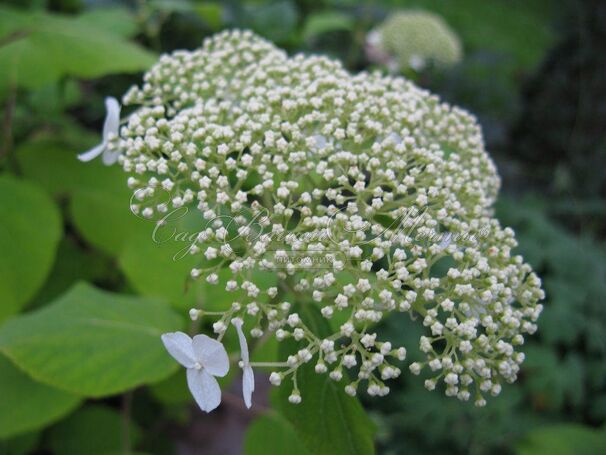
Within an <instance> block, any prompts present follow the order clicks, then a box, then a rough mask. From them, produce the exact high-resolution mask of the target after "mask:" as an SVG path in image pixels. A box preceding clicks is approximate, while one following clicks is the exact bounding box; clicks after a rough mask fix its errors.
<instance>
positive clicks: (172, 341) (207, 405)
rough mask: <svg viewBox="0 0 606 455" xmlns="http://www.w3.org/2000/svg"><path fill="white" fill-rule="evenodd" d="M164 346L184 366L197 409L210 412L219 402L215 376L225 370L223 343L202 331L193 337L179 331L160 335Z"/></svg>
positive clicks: (227, 364) (224, 373)
mask: <svg viewBox="0 0 606 455" xmlns="http://www.w3.org/2000/svg"><path fill="white" fill-rule="evenodd" d="M162 342H163V343H164V347H165V348H166V350H167V351H168V353H169V354H170V355H172V356H173V357H174V358H175V360H176V361H177V362H179V363H180V364H181V365H183V366H184V367H185V368H187V385H188V386H189V390H190V392H191V394H192V395H193V397H194V399H195V400H196V403H198V406H200V409H202V410H203V411H206V412H210V411H212V410H213V409H215V408H216V407H217V406H219V404H221V389H220V388H219V383H218V382H217V380H216V379H215V376H216V377H220V378H222V377H223V376H225V375H226V374H227V372H228V371H229V359H228V357H227V352H226V351H225V348H224V347H223V345H222V344H221V343H220V342H218V341H217V340H214V339H212V338H210V337H208V336H206V335H196V336H195V337H194V338H193V340H192V339H191V338H190V337H189V336H188V335H187V334H185V333H183V332H173V333H165V334H164V335H162Z"/></svg>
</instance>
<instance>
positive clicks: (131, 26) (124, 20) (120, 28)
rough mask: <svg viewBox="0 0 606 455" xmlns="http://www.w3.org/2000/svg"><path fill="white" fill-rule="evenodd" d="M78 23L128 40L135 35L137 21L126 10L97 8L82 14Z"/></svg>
mask: <svg viewBox="0 0 606 455" xmlns="http://www.w3.org/2000/svg"><path fill="white" fill-rule="evenodd" d="M78 21H79V22H80V23H83V24H89V25H91V26H93V27H97V28H102V29H103V30H105V31H107V32H109V33H112V34H114V35H118V36H122V37H124V38H130V37H132V36H134V35H136V34H137V28H138V26H137V20H136V19H135V17H134V16H133V15H132V14H131V13H130V12H129V11H128V10H127V9H126V8H120V7H114V8H97V9H92V10H88V11H85V12H83V13H82V14H80V16H78Z"/></svg>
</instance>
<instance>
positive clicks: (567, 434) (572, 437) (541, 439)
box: [516, 424, 606, 455]
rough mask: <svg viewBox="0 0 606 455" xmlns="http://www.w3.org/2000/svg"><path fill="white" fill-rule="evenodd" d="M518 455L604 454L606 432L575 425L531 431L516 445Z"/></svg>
mask: <svg viewBox="0 0 606 455" xmlns="http://www.w3.org/2000/svg"><path fill="white" fill-rule="evenodd" d="M516 453H517V454H518V455H596V454H599V453H606V431H604V430H602V431H598V430H595V429H593V428H590V427H584V426H582V425H575V424H562V425H554V426H551V427H545V428H539V429H536V430H533V431H532V432H530V433H529V434H528V436H527V437H526V438H525V439H524V440H523V441H522V442H521V443H520V444H518V448H517V451H516Z"/></svg>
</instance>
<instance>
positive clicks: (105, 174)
mask: <svg viewBox="0 0 606 455" xmlns="http://www.w3.org/2000/svg"><path fill="white" fill-rule="evenodd" d="M99 139H100V138H99V136H98V135H96V134H95V135H93V134H85V133H83V137H81V138H78V140H77V141H75V142H76V143H75V144H73V145H72V146H71V147H70V146H68V145H67V144H66V143H65V141H64V140H62V139H60V138H56V137H44V136H42V137H38V138H36V139H34V140H31V141H27V142H23V143H22V144H21V145H20V146H19V147H17V149H16V151H15V155H16V157H17V161H18V162H19V168H20V170H21V172H23V175H24V176H26V177H27V178H28V179H29V180H33V181H35V182H36V183H37V184H39V185H40V186H41V187H43V188H44V189H45V190H46V191H48V192H49V193H50V194H52V195H53V196H65V195H67V194H70V193H73V192H78V191H82V190H85V191H91V190H93V189H97V190H99V191H107V190H108V188H109V186H110V184H111V185H115V186H117V187H119V188H122V189H125V187H126V178H125V177H124V173H123V172H121V171H120V172H118V171H119V169H117V168H108V167H107V166H104V165H103V164H102V163H101V161H100V160H95V161H92V162H89V163H83V162H82V161H80V160H78V158H77V154H78V152H83V151H84V150H86V148H87V147H90V146H92V145H94V142H95V141H98V140H99ZM75 147H79V148H80V149H79V150H78V149H76V148H75ZM125 192H126V191H125ZM126 211H128V207H126Z"/></svg>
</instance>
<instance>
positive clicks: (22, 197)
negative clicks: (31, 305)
mask: <svg viewBox="0 0 606 455" xmlns="http://www.w3.org/2000/svg"><path fill="white" fill-rule="evenodd" d="M0 220H2V222H1V223H0V251H1V252H2V253H1V254H0V321H1V320H3V319H4V318H6V317H7V316H9V315H11V314H14V313H16V312H18V311H19V309H20V308H21V307H22V306H23V305H25V304H26V303H27V302H28V300H29V299H30V298H31V297H33V295H34V294H35V293H36V291H37V290H38V289H39V288H40V286H41V285H42V284H43V283H44V280H45V278H46V276H47V275H48V273H49V271H50V269H51V267H52V265H53V260H54V258H55V252H56V249H57V244H58V242H59V239H60V237H61V217H60V215H59V211H58V210H57V208H56V206H55V205H54V203H53V201H52V200H50V199H49V197H48V196H47V195H46V194H44V192H42V191H40V189H38V188H37V187H36V186H34V185H32V184H30V183H27V182H25V181H19V180H16V179H14V178H11V177H9V176H3V177H0Z"/></svg>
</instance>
